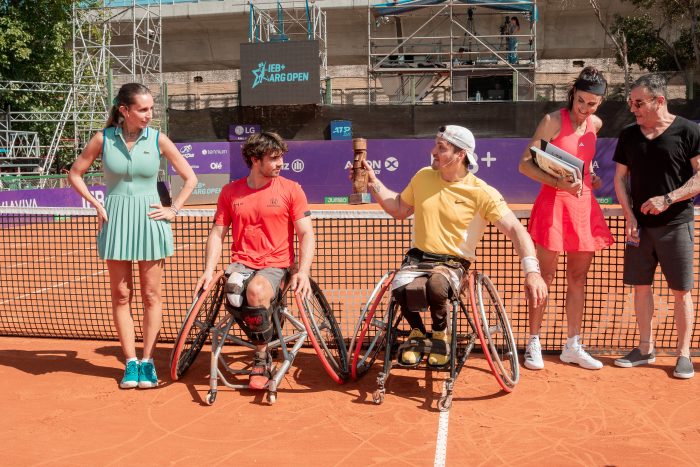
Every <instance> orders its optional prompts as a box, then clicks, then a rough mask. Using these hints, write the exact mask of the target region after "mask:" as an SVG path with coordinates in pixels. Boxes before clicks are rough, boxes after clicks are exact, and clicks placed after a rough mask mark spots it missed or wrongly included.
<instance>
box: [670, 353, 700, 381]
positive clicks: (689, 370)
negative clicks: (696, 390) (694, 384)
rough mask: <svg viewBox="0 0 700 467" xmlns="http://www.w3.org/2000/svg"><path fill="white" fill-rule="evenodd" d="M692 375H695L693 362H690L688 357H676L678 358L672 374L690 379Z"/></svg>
mask: <svg viewBox="0 0 700 467" xmlns="http://www.w3.org/2000/svg"><path fill="white" fill-rule="evenodd" d="M693 375H695V370H693V362H691V361H690V359H689V358H688V357H683V356H680V357H678V360H676V368H674V370H673V376H675V377H676V378H680V379H690V378H692V377H693Z"/></svg>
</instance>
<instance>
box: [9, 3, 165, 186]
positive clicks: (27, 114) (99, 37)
mask: <svg viewBox="0 0 700 467" xmlns="http://www.w3.org/2000/svg"><path fill="white" fill-rule="evenodd" d="M160 9H161V4H160V1H149V2H143V1H136V0H130V1H124V0H118V1H109V0H105V1H103V2H101V3H100V4H99V5H91V6H88V7H85V6H83V5H81V4H80V3H78V2H75V3H74V4H73V14H72V30H73V44H72V45H73V82H72V83H70V84H68V83H42V82H17V81H4V82H0V91H8V92H21V93H26V92H32V93H47V94H52V95H56V96H57V98H56V99H53V100H54V101H56V102H60V105H59V106H58V107H60V108H58V107H57V108H56V109H55V110H50V111H49V110H42V111H35V110H27V109H4V110H3V111H2V112H1V113H0V172H1V173H2V174H4V175H17V176H24V175H32V176H35V175H46V174H48V173H50V171H51V168H52V165H53V162H54V160H55V158H56V156H57V154H58V153H59V152H61V151H62V152H65V155H66V157H69V158H71V159H74V158H75V157H77V155H78V154H79V153H80V151H81V150H82V149H83V147H84V146H85V144H87V142H88V141H89V139H90V137H91V136H92V134H93V133H94V132H96V131H98V130H100V129H101V128H103V127H104V123H105V120H106V118H107V112H108V110H109V108H110V107H111V103H112V99H113V96H114V92H115V90H116V89H117V88H118V87H119V86H120V85H121V84H123V83H125V82H130V81H134V82H139V83H143V84H145V85H146V86H148V87H149V88H150V89H151V92H152V94H153V97H154V100H155V109H154V121H153V123H152V125H153V126H155V127H160V126H161V122H164V121H165V119H164V118H163V116H164V109H165V99H166V95H165V92H164V87H163V81H162V74H161V62H162V59H161V18H160ZM32 127H43V128H44V129H46V128H48V129H49V130H48V131H46V130H45V131H44V133H43V137H44V139H45V140H46V141H41V137H40V133H39V132H38V131H33V130H28V129H27V128H32ZM33 179H36V180H37V181H38V182H37V183H38V187H40V188H43V187H44V183H45V180H47V179H46V178H45V177H33ZM2 185H3V184H2V183H1V182H0V189H3V188H5V187H4V186H2ZM6 185H8V186H9V184H6ZM13 186H14V184H13Z"/></svg>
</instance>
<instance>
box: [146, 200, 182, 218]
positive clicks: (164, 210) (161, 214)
mask: <svg viewBox="0 0 700 467" xmlns="http://www.w3.org/2000/svg"><path fill="white" fill-rule="evenodd" d="M151 207H152V208H155V210H154V211H151V212H149V213H148V217H150V218H151V219H153V220H154V221H172V220H175V216H176V214H175V210H173V209H171V208H170V207H165V206H163V205H161V204H151Z"/></svg>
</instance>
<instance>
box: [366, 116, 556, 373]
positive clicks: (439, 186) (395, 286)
mask: <svg viewBox="0 0 700 467" xmlns="http://www.w3.org/2000/svg"><path fill="white" fill-rule="evenodd" d="M475 146H476V145H475V141H474V136H473V135H472V133H471V131H469V130H468V129H466V128H464V127H461V126H457V125H447V126H443V127H441V128H440V129H439V130H438V133H437V136H436V138H435V146H434V147H433V150H432V152H431V155H432V165H431V167H425V168H423V169H421V170H419V171H418V173H416V175H414V176H413V178H412V179H411V181H410V182H409V184H408V186H407V187H406V188H405V189H404V190H403V191H402V192H401V194H398V193H395V192H393V191H391V190H389V189H388V188H386V187H385V186H384V185H383V184H382V182H380V181H379V179H378V178H377V177H376V175H375V174H374V171H373V170H372V169H371V167H370V166H369V164H368V163H367V162H366V161H365V162H364V165H365V169H367V172H368V174H369V178H368V181H369V188H370V192H371V193H372V195H373V196H374V198H375V199H376V201H377V202H378V203H379V205H380V206H381V207H382V209H384V210H385V211H386V212H387V213H388V214H389V215H391V216H392V217H394V218H396V219H405V218H407V217H409V216H410V215H412V214H415V219H414V245H413V248H411V250H409V252H408V253H407V255H406V259H405V260H404V265H403V266H402V270H401V271H399V272H398V273H397V274H396V276H395V278H394V282H393V283H392V290H393V293H394V296H395V297H396V299H397V301H398V302H399V304H400V305H401V307H402V311H403V315H404V316H405V317H406V320H407V321H408V323H409V325H410V326H411V333H410V334H409V342H419V341H420V340H423V339H425V337H426V330H425V326H424V325H423V322H422V319H421V316H420V314H419V313H417V311H420V309H421V308H422V306H421V304H418V305H416V304H415V303H411V302H412V300H411V298H412V297H416V296H417V295H416V294H414V293H413V292H410V290H411V289H410V284H411V283H412V282H413V281H414V280H417V279H418V277H419V276H422V274H421V273H417V272H415V271H411V267H412V266H415V264H417V263H421V262H423V263H425V262H428V263H430V262H434V263H436V264H439V266H438V267H436V268H435V269H434V270H433V272H431V273H430V274H428V275H427V277H422V280H423V281H425V294H424V295H425V298H426V301H427V305H428V307H429V309H430V315H431V319H432V331H433V332H432V339H433V345H432V346H431V347H432V351H431V353H430V355H429V357H428V364H430V365H433V366H442V365H445V364H446V363H447V362H448V361H449V345H448V344H449V342H448V339H449V335H450V333H449V332H447V326H448V322H447V317H448V308H449V298H450V296H451V295H452V294H453V293H456V292H455V291H458V290H459V282H460V280H461V276H462V274H463V272H464V270H465V269H466V268H468V267H469V264H470V263H471V262H472V261H474V260H475V259H476V256H475V250H476V246H477V244H478V243H479V241H480V240H481V237H482V236H483V233H484V230H485V229H486V227H487V226H488V224H489V223H493V224H494V225H495V226H496V228H498V230H499V231H501V232H502V233H503V234H504V235H505V236H506V237H508V239H510V240H511V242H513V247H514V248H515V250H516V252H517V253H518V255H519V256H520V258H521V261H522V266H523V271H524V273H525V282H524V285H525V290H526V294H527V297H528V300H531V302H532V303H533V304H534V305H535V306H538V305H539V304H541V303H543V301H544V299H545V298H546V296H547V287H546V285H545V283H544V280H543V279H542V276H541V275H540V269H539V263H538V262H537V258H536V255H535V246H534V244H533V243H532V239H531V238H530V236H529V235H528V233H527V230H525V228H524V227H523V226H522V224H521V223H520V221H519V220H518V219H517V218H516V217H515V215H514V214H513V212H512V211H511V210H510V209H509V208H508V205H507V204H506V202H505V200H504V199H503V197H502V196H501V194H500V193H499V192H498V191H497V190H496V189H494V188H493V187H491V186H489V185H487V184H486V183H485V182H484V181H482V180H480V179H478V178H477V177H476V176H474V174H472V173H470V172H469V164H470V163H471V164H472V165H474V164H475V160H474V148H475ZM445 264H447V265H448V266H445ZM449 264H461V265H462V267H449ZM414 269H415V268H414ZM407 287H409V289H407ZM413 289H415V287H413ZM407 290H409V291H408V292H407ZM421 356H422V353H421V352H420V350H419V349H417V348H415V347H412V346H408V347H404V350H403V352H402V353H401V356H400V358H401V361H402V363H404V364H409V365H412V364H417V363H418V362H419V361H420V359H421Z"/></svg>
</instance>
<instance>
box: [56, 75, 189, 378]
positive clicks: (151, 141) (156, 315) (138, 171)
mask: <svg viewBox="0 0 700 467" xmlns="http://www.w3.org/2000/svg"><path fill="white" fill-rule="evenodd" d="M152 116H153V97H152V96H151V93H150V91H149V90H148V88H146V87H145V86H143V85H141V84H138V83H129V84H125V85H123V86H122V87H121V88H120V89H119V93H118V94H117V97H116V98H115V100H114V105H113V106H112V109H111V111H110V115H109V119H108V120H107V124H106V128H105V129H104V130H103V131H101V132H99V133H97V134H95V135H94V136H93V137H92V139H91V140H90V141H89V142H88V144H87V146H85V149H84V150H83V152H82V153H81V154H80V156H79V157H78V159H77V160H76V161H75V163H74V164H73V167H72V168H71V171H70V175H69V176H68V178H69V180H70V183H71V185H72V186H73V188H74V189H75V190H76V191H77V192H78V193H79V194H80V195H81V196H82V197H83V198H85V199H86V200H87V201H88V202H89V203H90V204H92V205H93V206H94V207H95V209H96V210H97V216H98V224H99V231H98V234H97V249H98V253H99V255H100V258H102V259H104V260H106V261H107V269H108V270H109V281H110V288H111V294H112V316H113V318H114V323H115V325H116V328H117V333H118V334H119V341H120V343H121V346H122V351H123V352H124V357H125V359H126V369H125V371H124V377H123V378H122V380H121V382H120V383H119V386H120V387H121V388H124V389H126V388H134V387H137V386H138V387H140V388H152V387H155V386H157V384H158V377H157V375H156V371H155V367H154V365H153V358H152V356H153V352H154V350H155V346H156V341H157V340H158V333H159V332H160V328H161V324H162V300H161V278H162V276H163V265H164V262H165V261H164V259H165V258H167V257H168V256H171V255H172V254H173V234H172V231H171V229H170V222H171V221H172V220H174V219H175V216H176V215H177V212H178V210H179V209H180V208H181V207H182V206H183V205H184V204H185V201H186V200H187V198H188V197H189V196H190V194H191V193H192V190H194V188H195V186H196V184H197V178H196V176H195V174H194V172H193V171H192V168H191V167H190V165H189V164H188V163H187V161H186V160H185V158H184V157H183V156H182V155H181V154H180V152H179V151H178V150H177V148H176V147H175V145H174V144H173V143H172V141H170V139H169V138H168V137H167V136H165V135H163V134H161V133H160V132H159V131H157V130H154V129H152V128H149V126H148V124H149V123H150V121H151V118H152ZM100 155H102V165H103V170H104V174H105V182H106V185H107V198H106V200H105V205H104V207H103V206H102V205H101V204H100V203H99V202H98V201H97V199H95V197H94V196H92V194H91V193H90V191H89V190H88V188H87V186H86V185H85V182H84V181H83V178H82V177H83V175H84V174H85V172H87V170H88V168H89V167H90V166H91V165H92V163H93V162H94V161H95V160H96V159H97V157H99V156H100ZM161 157H165V158H166V159H167V160H168V162H169V163H170V164H171V165H172V166H173V168H174V169H175V170H176V171H177V173H178V174H179V175H180V176H181V177H182V178H183V179H184V181H185V185H184V187H183V189H182V191H180V193H179V194H178V196H177V197H176V199H174V200H173V202H172V206H170V207H164V206H162V205H161V204H160V197H159V196H158V190H157V176H158V169H159V168H160V162H161ZM132 261H137V262H138V267H139V278H140V285H141V298H142V301H143V304H144V316H143V358H142V360H141V361H139V360H138V359H137V358H136V342H135V341H136V338H135V332H134V321H133V319H132V317H131V307H130V304H131V303H130V302H131V296H132V293H133V288H134V287H133V285H134V284H133V274H132Z"/></svg>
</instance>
